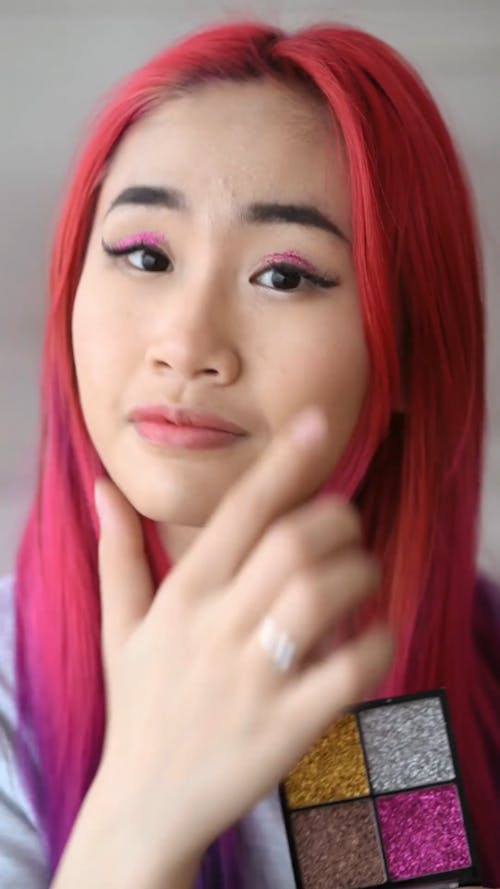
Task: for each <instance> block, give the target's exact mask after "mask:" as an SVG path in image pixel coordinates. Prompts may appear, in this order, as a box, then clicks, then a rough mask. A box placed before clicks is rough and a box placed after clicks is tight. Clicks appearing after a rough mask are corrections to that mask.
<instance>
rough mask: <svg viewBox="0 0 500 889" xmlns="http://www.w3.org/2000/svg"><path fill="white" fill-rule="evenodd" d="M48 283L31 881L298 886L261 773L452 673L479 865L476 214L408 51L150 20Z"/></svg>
mask: <svg viewBox="0 0 500 889" xmlns="http://www.w3.org/2000/svg"><path fill="white" fill-rule="evenodd" d="M50 293H51V304H50V311H49V317H48V321H47V331H46V338H45V345H44V368H43V383H42V403H43V422H42V435H41V442H40V452H39V454H40V455H39V479H38V486H37V491H36V493H35V496H34V500H33V506H32V509H31V512H30V515H29V518H28V521H27V524H26V528H25V532H24V535H23V538H22V541H21V543H20V547H19V551H18V557H17V563H16V579H15V604H16V646H17V647H16V670H17V707H18V712H19V716H20V722H19V729H18V733H17V755H18V765H19V772H20V773H21V774H22V775H23V779H24V780H25V786H26V788H27V789H28V793H29V797H30V805H32V806H33V812H34V816H33V817H34V818H36V823H37V828H38V829H39V832H40V837H41V838H42V840H43V841H44V843H45V845H44V851H43V855H44V856H45V860H46V862H47V871H46V876H45V877H40V879H41V880H43V879H48V880H53V883H52V884H51V885H53V886H54V887H56V889H66V887H68V886H71V887H73V889H75V887H77V886H79V885H81V886H82V887H83V886H85V887H88V886H89V885H106V886H114V885H116V886H120V887H126V886H128V885H133V886H134V887H136V889H137V887H139V886H140V887H142V886H144V887H145V889H146V887H147V889H152V887H156V886H158V887H167V886H168V887H175V889H180V887H181V886H182V887H184V886H191V885H192V884H193V881H194V880H195V878H196V877H197V878H198V883H197V885H198V886H203V887H209V886H223V885H225V886H233V887H236V886H242V885H244V884H245V883H246V885H249V886H257V885H259V886H261V885H264V884H265V881H266V880H267V881H268V884H269V885H270V886H273V887H276V886H292V885H293V882H290V881H291V879H292V877H291V872H290V865H289V861H288V859H287V858H286V854H285V847H284V846H283V834H282V825H281V824H280V821H279V813H278V810H277V808H276V805H275V802H276V796H275V791H276V785H277V783H278V782H279V781H280V780H281V779H282V777H283V776H284V775H285V774H286V772H287V771H288V770H289V769H290V768H291V767H292V766H293V764H294V763H295V762H296V761H297V760H298V759H299V757H300V756H301V755H302V754H303V753H304V752H305V750H306V749H307V748H308V747H309V746H310V745H311V743H312V742H313V741H314V739H315V738H316V737H318V735H319V734H320V733H321V732H322V731H323V730H324V728H325V727H326V726H327V725H328V724H329V723H330V722H331V721H332V720H333V719H335V718H336V717H337V716H338V715H339V714H340V713H341V712H342V711H343V710H344V708H345V707H349V706H351V705H352V704H354V703H355V702H356V701H358V700H360V699H363V698H364V697H367V696H375V695H383V694H400V693H406V692H412V691H416V690H421V689H428V688H433V687H436V686H444V687H446V689H447V692H448V698H449V701H450V707H451V714H452V722H453V726H454V731H455V734H456V735H457V743H458V752H459V757H460V762H461V766H462V771H463V773H464V778H465V783H466V791H467V795H468V798H469V803H470V807H471V810H472V813H473V822H474V829H475V835H476V838H477V843H478V846H479V850H480V859H481V868H482V876H483V879H484V881H485V884H487V885H491V884H494V882H495V881H498V879H499V876H500V870H499V861H498V856H497V854H496V843H495V837H496V832H497V830H496V829H497V826H498V798H497V797H496V795H495V775H494V761H495V757H496V754H497V751H498V740H499V725H498V716H497V714H496V710H497V709H498V707H497V704H498V697H497V679H498V673H497V672H496V670H495V669H494V668H493V667H492V665H491V658H492V654H491V652H493V650H494V646H495V638H497V637H496V636H495V633H496V630H495V628H494V627H493V625H492V622H491V620H490V613H492V608H493V591H492V589H491V588H490V587H489V586H488V583H487V581H486V579H484V578H481V577H478V574H477V567H476V547H477V524H478V504H479V496H480V481H481V469H482V443H483V424H484V408H485V404H484V340H483V312H482V301H481V290H480V270H479V259H478V247H477V236H476V231H475V227H474V221H473V214H472V209H471V203H470V198H469V194H468V190H467V186H466V184H465V181H464V174H463V172H462V170H461V168H460V164H459V161H458V159H457V155H456V152H455V149H454V147H453V145H452V143H451V140H450V137H449V135H448V133H447V130H446V128H445V126H444V124H443V121H442V119H441V117H440V115H439V112H438V111H437V109H436V107H435V105H434V103H433V101H432V99H431V98H430V96H429V95H428V93H427V92H426V90H425V88H424V87H423V85H422V84H421V82H420V81H419V79H418V77H417V76H416V74H415V73H414V72H413V71H412V70H411V69H410V68H409V67H408V66H407V65H406V64H405V63H404V62H403V61H402V60H401V59H400V57H399V56H398V55H397V54H396V53H395V52H394V51H393V50H391V49H390V48H388V47H387V46H386V45H385V44H384V43H382V42H381V41H379V40H377V39H375V38H374V37H371V36H369V35H367V34H364V33H362V32H360V31H356V30H353V29H350V28H343V27H337V26H318V27H313V28H308V29H306V30H304V31H302V32H300V33H297V34H294V35H285V34H284V33H282V32H281V31H279V30H277V29H274V28H271V27H267V26H264V25H262V26H261V25H256V24H241V25H230V26H223V27H218V28H213V29H210V30H206V31H204V32H201V33H199V34H197V35H194V36H191V37H189V38H187V39H185V40H184V41H181V42H180V43H178V44H176V45H175V46H173V47H170V48H168V49H167V50H165V51H164V52H162V53H160V54H159V55H158V56H156V57H155V58H153V59H152V60H151V61H150V62H148V63H147V64H146V65H144V66H143V67H142V68H140V69H139V70H138V71H136V72H134V73H133V74H132V75H131V76H130V77H129V78H128V79H126V81H124V83H123V84H121V85H120V86H119V87H118V89H117V90H116V91H115V92H114V93H113V95H112V96H111V97H110V98H109V101H108V103H107V105H106V106H105V107H104V108H103V109H102V110H101V112H100V114H99V116H98V117H97V119H96V120H95V122H94V124H93V128H92V131H91V133H90V136H89V138H88V140H87V144H86V145H85V146H84V148H83V151H82V153H81V157H80V159H79V161H78V164H77V166H76V169H75V171H74V174H73V178H72V181H71V182H70V183H69V188H68V193H67V196H66V200H65V203H64V206H63V208H62V212H61V216H60V220H59V224H58V228H57V231H56V235H55V243H54V249H53V255H52V264H51V270H50ZM311 406H312V407H311ZM304 409H305V410H306V413H305V415H304V416H303V417H302V422H300V421H298V420H297V419H296V418H297V415H298V414H301V413H302V412H303V411H304ZM165 421H168V422H167V423H166V422H165ZM214 428H215V429H216V430H217V431H214ZM101 476H105V477H106V478H105V479H103V480H102V481H100V482H99V484H98V485H97V487H96V497H97V501H96V502H97V503H98V505H99V510H98V513H99V515H98V514H97V513H96V511H95V509H94V503H93V493H94V483H95V481H96V479H98V478H99V477H101ZM348 501H352V502H351V503H349V502H348ZM266 619H267V622H266ZM269 619H270V620H271V621H272V623H271V629H272V631H273V632H275V633H278V634H284V635H281V636H280V638H281V639H282V640H284V641H285V643H286V644H285V647H284V648H282V649H281V657H279V656H278V657H275V658H274V660H273V657H272V656H269V655H270V654H271V655H273V653H274V654H275V655H276V653H277V652H276V646H274V647H273V646H271V651H270V652H269V651H265V650H264V648H265V645H263V644H262V643H263V637H262V627H263V626H264V627H267V628H269V626H270V624H269ZM264 641H265V640H264ZM394 642H395V645H394ZM393 648H395V653H394V656H393ZM278 654H279V652H278ZM391 660H392V663H391ZM266 800H267V803H268V807H267V808H265V806H264V803H262V805H261V804H260V803H259V801H264V802H265V801H266ZM26 805H28V803H26ZM273 805H274V808H273ZM268 817H270V818H271V820H272V830H273V835H272V836H273V837H274V838H275V839H273V840H272V841H269V842H268V848H264V851H263V852H261V850H259V848H258V840H256V839H255V831H258V830H259V826H262V824H263V823H264V819H265V818H268ZM267 826H268V825H267V822H266V823H265V824H264V833H265V832H266V830H267ZM280 831H281V833H280ZM273 842H274V843H275V845H274V846H273ZM63 851H64V855H62V853H63ZM266 854H267V855H268V858H267V859H266V857H265V856H266ZM41 855H42V853H41ZM61 856H62V860H61ZM259 862H260V870H259V869H258V865H259ZM54 875H55V877H54ZM40 885H45V884H44V883H43V882H41V883H40Z"/></svg>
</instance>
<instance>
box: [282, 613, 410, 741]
mask: <svg viewBox="0 0 500 889" xmlns="http://www.w3.org/2000/svg"><path fill="white" fill-rule="evenodd" d="M394 648H395V645H394V637H393V635H392V633H391V632H390V631H389V630H388V628H387V627H385V626H376V627H372V628H370V629H369V630H367V631H365V633H363V635H361V636H358V637H357V639H356V640H354V641H352V642H349V643H347V644H346V645H343V646H342V648H339V649H338V650H337V651H336V652H335V654H333V655H332V654H330V655H329V656H328V657H326V658H325V659H324V660H322V661H319V662H316V663H314V664H312V665H311V666H310V667H308V668H307V669H305V670H304V671H303V672H302V673H301V674H299V676H298V677H297V678H296V679H295V680H294V681H293V682H292V683H290V684H289V685H288V688H287V689H285V691H284V695H283V697H282V698H281V704H280V710H281V712H280V714H279V718H280V719H281V718H284V719H289V720H290V723H289V724H290V725H293V726H294V727H295V728H297V730H298V732H299V733H302V738H301V739H300V738H298V741H299V740H300V741H301V743H303V746H304V748H305V747H306V746H307V745H308V744H312V743H313V742H314V741H315V740H317V738H318V737H319V736H320V735H321V734H322V733H323V732H324V731H326V729H327V728H328V727H329V726H330V725H331V723H332V722H333V721H334V720H335V719H337V718H338V717H339V716H340V715H341V714H342V713H343V711H344V710H346V709H349V708H350V707H352V706H354V705H355V704H357V703H359V702H360V701H362V700H363V699H364V698H365V697H366V696H367V695H368V694H369V693H370V692H372V691H373V689H375V688H376V686H377V685H378V684H379V682H380V681H381V680H382V678H383V677H384V675H385V674H386V672H387V670H388V668H389V667H390V664H391V662H392V659H393V656H394ZM270 669H271V670H272V669H273V665H272V664H271V663H270ZM330 702H331V703H330ZM304 714H307V718H304ZM295 728H294V730H295Z"/></svg>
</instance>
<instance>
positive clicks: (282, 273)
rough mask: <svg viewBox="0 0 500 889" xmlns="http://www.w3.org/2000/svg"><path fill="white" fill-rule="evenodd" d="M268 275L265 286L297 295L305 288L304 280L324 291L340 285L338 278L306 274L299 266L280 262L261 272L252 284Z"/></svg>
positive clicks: (253, 279) (311, 273)
mask: <svg viewBox="0 0 500 889" xmlns="http://www.w3.org/2000/svg"><path fill="white" fill-rule="evenodd" d="M266 275H267V283H264V284H263V286H264V287H267V288H268V289H269V290H277V291H281V292H283V293H295V292H299V291H301V290H303V289H304V288H303V287H300V283H301V281H303V280H304V281H308V282H309V283H310V284H312V285H313V287H319V288H322V289H324V290H328V289H329V288H330V287H336V286H337V284H338V280H337V279H336V278H325V277H323V276H322V275H316V274H314V273H313V272H306V271H305V270H304V269H302V268H300V267H299V266H296V265H293V263H288V262H280V263H277V264H274V265H270V266H268V267H267V268H265V269H263V271H262V272H259V273H258V275H254V277H253V278H252V283H253V281H258V279H259V278H260V279H261V280H262V278H263V277H264V276H266Z"/></svg>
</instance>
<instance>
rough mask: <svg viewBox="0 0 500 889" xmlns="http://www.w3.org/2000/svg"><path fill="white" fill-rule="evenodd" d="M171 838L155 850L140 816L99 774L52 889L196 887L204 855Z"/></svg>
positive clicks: (173, 836)
mask: <svg viewBox="0 0 500 889" xmlns="http://www.w3.org/2000/svg"><path fill="white" fill-rule="evenodd" d="M180 840H181V838H179V837H177V836H175V834H174V832H172V840H171V842H169V843H166V845H164V846H162V848H161V849H159V850H158V851H159V854H158V852H157V851H156V847H157V846H158V844H155V843H154V840H153V838H152V837H151V836H150V835H149V832H148V830H147V828H145V826H144V818H141V815H140V813H137V815H134V818H131V817H127V807H126V806H123V805H121V803H120V798H119V795H118V794H117V793H116V792H115V791H114V790H113V785H112V784H110V783H109V782H108V781H107V779H105V778H104V776H101V774H99V775H98V776H96V778H95V779H94V782H93V784H92V785H91V787H90V788H89V791H88V793H87V795H86V797H85V799H84V801H83V803H82V806H81V808H80V811H79V813H78V816H77V819H76V821H75V824H74V826H73V830H72V833H71V835H70V837H69V840H68V843H67V845H66V847H65V849H64V852H63V855H62V857H61V861H60V863H59V867H58V870H57V874H56V876H55V880H54V882H53V883H52V884H51V889H88V887H89V886H106V889H192V887H193V885H194V881H195V878H196V874H197V872H198V869H199V866H200V861H201V855H196V854H195V853H194V852H193V853H191V852H190V851H189V852H188V851H186V852H185V853H184V854H183V853H182V852H181V850H182V849H183V848H184V845H185V844H184V843H183V842H181V841H180Z"/></svg>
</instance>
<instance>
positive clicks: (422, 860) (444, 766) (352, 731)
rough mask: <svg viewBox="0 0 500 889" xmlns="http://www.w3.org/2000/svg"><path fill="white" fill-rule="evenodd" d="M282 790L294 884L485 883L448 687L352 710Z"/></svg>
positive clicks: (444, 888)
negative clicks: (461, 771)
mask: <svg viewBox="0 0 500 889" xmlns="http://www.w3.org/2000/svg"><path fill="white" fill-rule="evenodd" d="M280 797H281V806H282V811H283V816H284V821H285V827H286V831H287V836H288V843H289V848H290V855H291V860H292V866H293V870H294V875H295V881H296V886H297V889H376V887H386V889H387V887H391V886H394V887H396V886H398V887H402V886H405V885H408V886H416V885H417V884H418V885H425V886H426V887H429V889H430V887H436V889H437V887H439V889H454V887H458V886H463V885H474V884H475V883H478V882H480V880H479V874H478V871H477V867H476V865H475V863H474V862H475V856H474V854H473V848H472V840H471V831H470V821H469V817H468V812H467V808H466V803H465V799H464V794H463V790H462V786H461V783H460V778H459V772H458V768H457V759H456V752H455V747H454V743H453V737H452V734H451V731H450V725H449V714H448V709H447V703H446V695H445V693H444V691H443V690H442V689H437V690H433V691H429V692H422V693H419V694H414V695H404V696H401V697H395V698H386V699H382V700H377V701H368V702H366V703H364V704H362V705H360V706H359V707H357V708H355V709H354V710H353V711H352V712H351V713H348V714H346V715H345V716H343V717H342V718H340V719H339V720H338V721H337V722H335V724H334V725H332V726H331V727H330V729H329V730H328V731H327V732H326V733H325V734H324V735H323V736H322V737H321V738H319V739H318V741H317V742H316V743H315V744H314V745H313V747H312V748H311V749H310V750H309V751H308V752H307V753H306V754H305V756H303V757H302V759H301V760H300V761H299V762H298V763H297V765H296V766H295V768H294V769H293V770H292V771H291V772H290V773H289V775H287V777H286V779H285V780H284V782H283V783H282V784H281V785H280Z"/></svg>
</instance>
